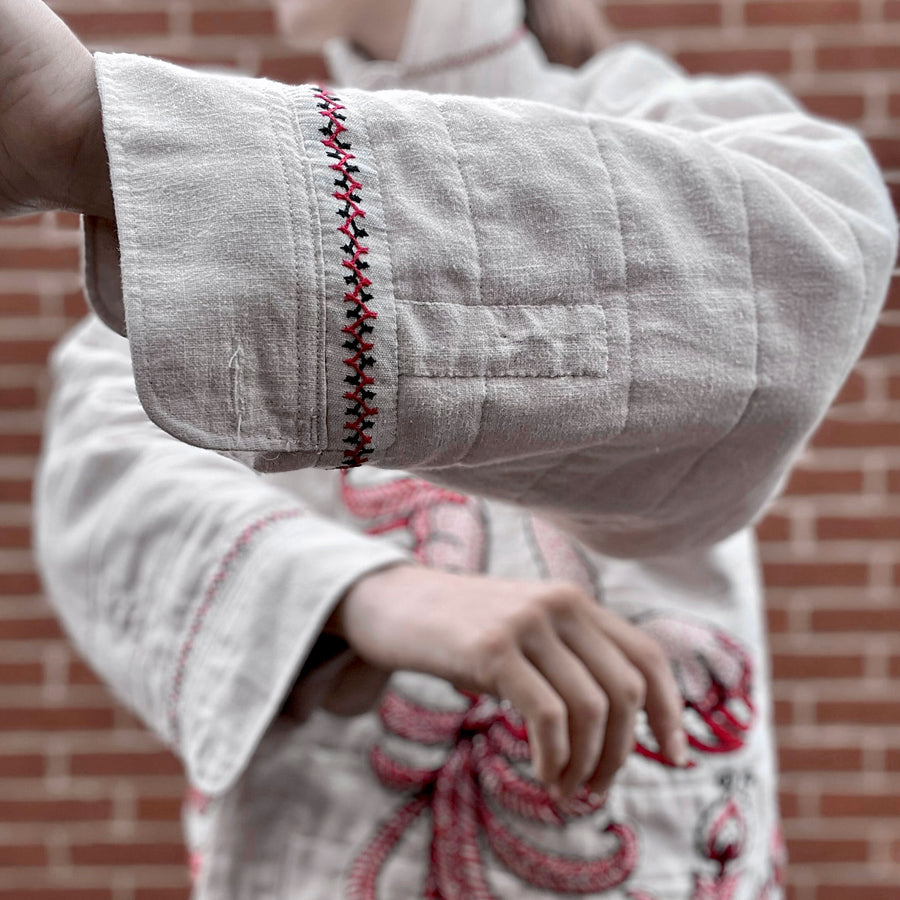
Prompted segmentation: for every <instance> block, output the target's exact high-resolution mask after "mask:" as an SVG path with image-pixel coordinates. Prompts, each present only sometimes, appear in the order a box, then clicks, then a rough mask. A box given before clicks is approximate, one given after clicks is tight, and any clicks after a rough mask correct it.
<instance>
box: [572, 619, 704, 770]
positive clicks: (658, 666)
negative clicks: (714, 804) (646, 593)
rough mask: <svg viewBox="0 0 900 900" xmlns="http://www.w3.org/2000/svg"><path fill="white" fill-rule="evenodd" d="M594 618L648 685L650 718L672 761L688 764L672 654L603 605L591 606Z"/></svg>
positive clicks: (658, 738) (646, 702)
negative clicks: (671, 661) (671, 659)
mask: <svg viewBox="0 0 900 900" xmlns="http://www.w3.org/2000/svg"><path fill="white" fill-rule="evenodd" d="M588 609H589V612H590V616H591V618H592V619H593V620H594V621H595V622H596V623H597V625H598V627H600V628H601V629H602V630H603V631H604V633H606V634H607V635H609V637H610V638H611V639H612V640H613V641H615V643H616V645H617V646H618V647H619V649H620V650H621V652H622V653H623V654H624V655H625V657H627V659H628V661H629V662H630V663H631V664H632V665H633V666H634V667H635V668H636V669H637V670H638V671H639V672H640V674H641V676H642V678H643V679H644V682H645V685H646V698H645V708H646V710H647V721H648V723H649V725H650V728H651V730H652V731H653V734H654V735H655V736H656V739H657V741H658V742H659V746H660V748H661V749H662V752H663V753H664V754H665V755H666V757H667V758H668V759H669V761H670V762H672V763H673V764H674V765H676V766H680V767H682V768H683V767H684V766H686V765H687V764H688V752H687V737H686V735H685V732H684V728H683V726H682V716H683V713H684V699H683V698H682V696H681V691H680V690H679V689H678V684H677V682H676V681H675V676H674V674H673V673H672V666H671V664H670V663H669V660H668V657H667V656H666V654H665V652H664V651H663V649H662V647H660V645H659V643H658V642H657V641H655V640H654V639H653V638H652V637H650V635H648V634H646V633H645V632H643V631H641V629H639V628H636V627H635V626H634V625H632V624H631V623H630V622H627V621H626V620H625V619H623V618H621V617H619V616H617V615H616V614H615V613H613V612H611V611H610V610H608V609H604V608H603V607H601V606H596V605H592V606H590V607H588Z"/></svg>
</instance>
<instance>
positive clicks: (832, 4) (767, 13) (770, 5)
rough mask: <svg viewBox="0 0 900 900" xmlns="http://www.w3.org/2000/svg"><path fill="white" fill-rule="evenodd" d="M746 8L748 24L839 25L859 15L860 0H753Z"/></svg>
mask: <svg viewBox="0 0 900 900" xmlns="http://www.w3.org/2000/svg"><path fill="white" fill-rule="evenodd" d="M744 9H745V10H746V19H747V24H748V25H794V26H797V25H837V24H842V23H846V22H858V21H859V16H860V5H859V3H858V2H857V0H793V2H791V3H785V2H783V0H761V2H754V0H750V2H749V3H747V5H746V6H745V7H744Z"/></svg>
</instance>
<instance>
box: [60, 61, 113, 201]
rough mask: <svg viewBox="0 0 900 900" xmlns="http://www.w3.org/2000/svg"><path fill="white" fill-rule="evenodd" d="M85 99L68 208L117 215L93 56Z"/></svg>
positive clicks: (67, 195) (66, 190)
mask: <svg viewBox="0 0 900 900" xmlns="http://www.w3.org/2000/svg"><path fill="white" fill-rule="evenodd" d="M82 102H83V110H84V125H83V129H82V133H81V136H80V139H79V142H78V146H77V148H76V150H75V157H74V163H73V167H72V176H71V178H70V179H69V183H68V185H66V186H65V188H64V192H63V198H64V204H65V208H67V209H70V210H72V211H74V212H80V213H84V214H85V215H91V216H98V217H101V218H105V219H115V216H116V214H115V206H114V204H113V194H112V183H111V181H110V174H109V155H108V153H107V150H106V138H105V136H104V133H103V111H102V106H101V103H100V93H99V91H98V89H97V81H96V76H95V73H94V60H93V56H91V59H90V66H89V69H86V70H85V75H84V89H83V101H82Z"/></svg>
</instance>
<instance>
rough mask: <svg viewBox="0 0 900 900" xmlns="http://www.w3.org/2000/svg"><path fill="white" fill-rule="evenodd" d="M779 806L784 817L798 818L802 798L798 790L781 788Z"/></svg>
mask: <svg viewBox="0 0 900 900" xmlns="http://www.w3.org/2000/svg"><path fill="white" fill-rule="evenodd" d="M778 808H779V810H780V811H781V815H782V817H783V818H785V819H796V818H797V816H798V814H799V812H800V798H799V796H798V794H797V793H796V791H790V790H786V789H785V788H781V789H779V791H778Z"/></svg>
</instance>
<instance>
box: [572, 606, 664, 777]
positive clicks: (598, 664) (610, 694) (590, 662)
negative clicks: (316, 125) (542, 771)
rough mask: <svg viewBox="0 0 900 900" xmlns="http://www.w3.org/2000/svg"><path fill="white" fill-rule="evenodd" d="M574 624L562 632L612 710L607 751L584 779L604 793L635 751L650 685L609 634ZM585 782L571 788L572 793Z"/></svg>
mask: <svg viewBox="0 0 900 900" xmlns="http://www.w3.org/2000/svg"><path fill="white" fill-rule="evenodd" d="M573 625H574V622H570V623H567V624H561V626H560V633H561V635H562V637H563V640H565V642H566V643H567V644H568V646H569V647H571V649H572V651H574V653H575V654H577V655H578V657H580V659H582V660H584V664H585V666H586V667H587V669H588V670H589V672H590V674H591V676H593V679H594V681H595V683H596V684H597V685H599V687H600V688H602V690H603V693H604V695H605V697H606V698H607V705H608V709H609V712H608V715H607V721H606V733H605V736H604V739H603V752H602V754H601V755H600V758H599V761H597V762H596V764H595V765H594V766H593V767H592V768H591V769H590V770H589V771H588V772H587V773H586V774H585V776H584V778H583V779H582V781H585V780H589V783H590V786H591V789H592V790H595V791H597V792H598V793H602V792H604V791H606V790H607V789H608V788H609V786H610V784H611V783H612V780H613V777H614V775H615V774H616V772H617V771H618V770H619V769H620V768H621V767H622V766H623V765H624V764H625V762H626V760H627V759H628V755H629V754H630V753H631V751H632V749H633V748H634V731H635V725H636V723H637V713H638V710H639V709H641V708H642V707H643V705H644V698H645V693H646V685H645V682H644V678H643V676H642V675H641V673H640V672H639V671H638V670H637V668H635V666H633V665H632V663H631V662H630V661H629V659H628V658H627V656H626V655H625V654H624V653H623V652H622V650H621V649H620V648H619V647H618V646H616V644H615V642H614V641H613V640H610V638H609V637H608V636H607V635H606V634H604V633H603V632H600V631H599V630H598V629H597V627H596V626H594V627H585V626H584V624H580V625H578V626H576V627H572V626H573ZM595 759H596V758H595ZM582 781H579V782H576V783H575V784H572V785H571V790H572V793H574V791H575V788H576V787H577V786H578V785H579V784H581V783H582Z"/></svg>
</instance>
